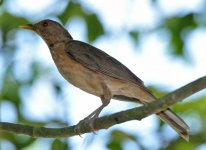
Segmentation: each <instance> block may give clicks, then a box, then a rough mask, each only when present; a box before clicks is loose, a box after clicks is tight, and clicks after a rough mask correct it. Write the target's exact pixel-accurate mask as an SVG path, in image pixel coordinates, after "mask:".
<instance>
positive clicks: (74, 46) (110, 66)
mask: <svg viewBox="0 0 206 150" xmlns="http://www.w3.org/2000/svg"><path fill="white" fill-rule="evenodd" d="M65 51H66V53H67V54H68V55H69V56H70V57H71V58H72V59H74V60H75V61H77V62H79V63H80V64H81V65H83V66H85V67H87V68H89V69H91V70H93V71H96V72H101V73H103V74H105V75H107V76H110V77H113V78H116V79H120V80H123V81H127V82H132V83H135V84H138V85H140V86H141V85H143V82H142V81H141V80H140V79H139V78H138V77H137V76H135V75H134V74H133V73H132V72H131V71H130V70H129V69H128V68H127V67H126V66H124V65H123V64H122V63H120V62H119V61H118V60H116V59H115V58H113V57H111V56H109V55H108V54H106V53H105V52H103V51H102V50H100V49H97V48H95V47H93V46H91V45H89V44H87V43H84V42H81V41H75V40H72V41H69V42H68V43H67V45H66V49H65Z"/></svg>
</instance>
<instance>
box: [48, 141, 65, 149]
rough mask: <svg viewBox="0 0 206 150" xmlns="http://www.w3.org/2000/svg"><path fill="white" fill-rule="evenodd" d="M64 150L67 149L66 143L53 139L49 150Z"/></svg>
mask: <svg viewBox="0 0 206 150" xmlns="http://www.w3.org/2000/svg"><path fill="white" fill-rule="evenodd" d="M65 149H68V145H67V143H65V142H62V141H60V140H59V139H55V140H54V141H53V142H52V146H51V150H65Z"/></svg>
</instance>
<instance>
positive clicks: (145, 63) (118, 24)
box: [2, 0, 206, 150]
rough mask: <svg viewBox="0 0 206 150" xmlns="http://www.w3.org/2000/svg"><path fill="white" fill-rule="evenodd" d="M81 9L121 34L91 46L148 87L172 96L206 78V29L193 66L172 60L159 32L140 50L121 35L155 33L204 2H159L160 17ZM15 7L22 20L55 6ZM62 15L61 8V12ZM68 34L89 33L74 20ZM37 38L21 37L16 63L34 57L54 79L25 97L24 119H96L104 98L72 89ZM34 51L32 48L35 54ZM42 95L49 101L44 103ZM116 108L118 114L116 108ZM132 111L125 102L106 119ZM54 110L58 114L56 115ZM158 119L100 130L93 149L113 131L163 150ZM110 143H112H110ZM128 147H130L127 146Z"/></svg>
mask: <svg viewBox="0 0 206 150" xmlns="http://www.w3.org/2000/svg"><path fill="white" fill-rule="evenodd" d="M10 2H13V1H10ZM82 3H84V6H85V7H88V8H89V9H91V10H93V11H95V12H97V14H98V15H99V16H100V19H101V21H102V22H103V23H104V25H105V27H106V30H108V31H112V32H114V33H118V34H117V35H114V36H108V35H105V36H102V37H101V38H99V39H98V40H97V41H95V42H94V43H92V45H94V46H96V47H98V48H100V49H102V50H103V51H105V52H106V53H108V54H110V55H111V56H113V57H115V58H116V59H118V60H119V61H120V62H122V63H123V64H125V65H126V66H127V67H128V68H129V69H130V70H131V71H132V72H133V73H135V74H136V75H137V76H138V77H139V78H141V79H142V80H143V81H144V82H145V85H147V86H148V85H158V86H160V87H164V88H165V89H167V90H168V91H172V90H174V89H176V88H178V87H180V86H183V85H185V84H187V83H189V82H191V81H193V80H195V79H197V78H199V77H201V76H204V75H205V72H206V66H205V65H204V64H205V53H206V51H205V49H206V45H205V44H204V43H205V41H206V30H205V29H198V30H195V31H194V32H193V33H192V34H191V35H190V36H189V38H188V39H187V40H188V42H187V43H188V45H187V47H188V55H189V56H190V58H191V60H192V63H190V64H188V62H186V61H183V60H181V59H174V58H172V57H171V56H169V55H167V50H166V48H167V46H168V42H167V39H164V37H160V34H159V33H158V32H153V33H151V34H149V35H147V36H146V37H143V38H142V39H141V43H140V45H139V46H138V47H136V46H135V45H134V43H133V42H132V40H131V39H130V37H128V36H127V35H126V33H125V32H124V31H122V29H125V30H128V29H135V28H139V29H141V28H142V29H144V28H149V29H150V28H151V29H152V28H153V27H155V25H156V24H157V23H158V22H159V20H160V19H161V18H160V17H164V16H170V15H173V14H176V13H182V14H184V13H187V12H188V11H191V10H192V11H198V10H199V9H201V7H202V3H203V0H190V1H187V0H182V1H178V0H167V1H164V0H159V7H160V10H161V11H157V10H154V8H153V7H152V6H151V3H150V1H149V0H145V1H141V0H136V1H127V0H118V1H117V0H109V1H108V0H105V1H103V0H102V1H96V0H85V1H83V0H82ZM117 3H118V5H117ZM15 5H16V6H17V8H18V9H16V10H13V11H16V12H17V13H19V14H21V13H25V12H28V15H29V14H31V12H40V11H42V10H44V9H46V8H47V6H48V5H52V1H50V0H44V1H41V0H36V1H32V0H15ZM9 6H10V5H9ZM28 6H29V7H28ZM61 9H63V6H62V5H61V6H60V10H61ZM60 10H58V9H57V8H56V11H57V12H58V11H60ZM160 14H162V15H160ZM41 17H43V16H40V17H39V18H38V17H36V18H34V20H38V19H39V20H40V19H42V18H41ZM67 29H68V30H69V32H70V33H71V35H72V36H73V37H74V39H76V40H81V41H86V38H85V33H86V28H85V26H84V23H83V22H82V20H80V19H78V18H77V19H75V20H73V21H72V22H70V23H69V24H68V26H67ZM21 32H24V34H26V35H27V36H26V38H28V39H27V41H28V42H27V44H24V45H23V46H22V44H21V43H22V42H23V41H25V37H24V36H23V34H21ZM32 34H34V33H30V31H20V34H19V35H18V36H19V37H20V40H19V54H18V55H17V58H16V59H17V60H20V63H22V66H24V65H23V64H24V63H23V62H24V60H28V61H29V60H30V59H32V57H33V55H35V56H36V58H37V59H38V61H40V62H42V64H44V66H45V67H49V68H52V73H53V75H49V78H48V76H45V77H43V78H42V80H40V81H39V82H38V83H36V84H35V86H34V87H33V90H32V91H31V92H30V93H28V94H27V95H26V96H25V97H24V99H25V100H24V101H25V108H24V109H25V114H28V115H29V117H34V118H38V119H39V120H41V119H42V120H43V119H45V118H46V117H48V118H49V117H52V116H53V115H58V117H61V118H65V114H67V115H66V116H67V117H68V118H66V119H65V120H71V124H76V123H77V122H78V121H79V120H81V119H83V118H84V117H86V116H87V115H88V114H89V113H91V110H95V109H96V108H97V107H98V106H100V105H101V101H100V99H99V98H97V97H95V96H92V95H90V94H87V93H85V92H83V91H81V90H79V89H78V88H75V87H73V86H71V85H70V84H68V83H67V82H66V81H65V80H64V79H63V78H62V77H61V75H60V74H59V73H58V71H57V69H56V67H55V66H54V63H53V60H52V59H51V56H50V53H49V50H48V48H47V46H46V44H45V43H44V42H43V40H42V39H40V37H38V36H36V37H35V38H38V43H35V45H33V44H34V43H32V42H34V41H35V40H34V39H32V38H31V39H30V38H29V36H31V35H32ZM35 42H36V41H35ZM31 45H33V47H32V48H31ZM21 61H22V62H21ZM26 68H27V66H25V71H26ZM19 76H21V74H19ZM51 78H59V79H60V81H61V82H62V83H63V85H64V94H63V97H64V99H65V100H64V101H62V100H60V99H61V98H59V99H56V97H55V96H54V95H51V92H52V89H51V87H50V83H49V82H50V79H51ZM42 82H43V83H44V86H42ZM42 95H43V96H44V100H43V101H42ZM28 99H29V100H28ZM71 100H72V101H71ZM48 104H49V106H50V107H45V106H48ZM5 105H7V104H5ZM66 105H69V108H70V110H66V111H65V110H62V109H61V108H62V107H65V106H66ZM117 105H118V108H117V107H116V106H117ZM83 106H86V107H83ZM128 106H129V107H134V106H135V105H133V104H130V103H126V102H119V101H112V102H111V103H110V105H109V106H108V107H107V108H106V109H105V110H104V111H103V112H102V113H101V116H102V115H105V114H111V113H114V112H118V111H121V110H124V109H128ZM8 107H12V106H9V105H8V106H7V108H8ZM80 108H81V111H80ZM37 110H38V111H37ZM54 110H57V112H56V111H54ZM5 111H6V110H5ZM3 112H4V110H3ZM13 114H14V112H10V113H8V115H10V116H11V117H9V120H7V119H8V118H2V120H3V121H11V122H12V121H15V116H14V115H13ZM156 118H157V117H156V116H154V115H153V116H151V117H148V118H146V119H143V120H142V121H141V122H137V121H130V122H127V123H124V124H120V125H116V126H115V127H112V128H111V129H108V131H106V130H101V131H99V132H98V133H97V134H98V135H97V136H95V140H94V141H95V142H93V144H91V145H90V146H89V148H90V149H96V148H97V147H98V149H99V147H102V150H103V149H104V145H105V143H104V142H102V138H103V137H107V134H108V133H109V131H111V130H114V129H123V130H124V131H126V132H128V133H134V129H135V132H136V134H137V135H138V136H139V137H140V138H141V139H142V141H143V142H144V143H147V142H148V141H150V143H151V144H153V145H154V148H155V147H158V144H159V143H158V142H157V141H154V140H153V138H154V137H155V135H151V133H152V131H155V129H156V128H157V124H156V123H155V122H157V119H156ZM167 130H169V132H170V133H171V135H172V136H173V137H175V136H177V135H176V134H175V133H174V132H173V131H172V130H171V129H170V128H167ZM83 137H86V140H85V139H84V138H80V137H78V136H76V137H72V138H70V142H72V143H73V145H75V146H79V147H75V149H77V150H78V149H82V147H84V146H85V145H86V143H87V141H89V140H90V139H92V136H83ZM45 141H47V139H45ZM105 142H107V140H105ZM95 143H97V144H95ZM40 145H41V146H45V148H44V149H48V147H46V145H44V142H42V144H40ZM100 145H102V146H100ZM38 146H39V143H36V145H35V146H34V147H33V148H34V149H35V148H36V147H38ZM124 146H125V147H126V146H128V145H124ZM129 146H135V145H134V143H129Z"/></svg>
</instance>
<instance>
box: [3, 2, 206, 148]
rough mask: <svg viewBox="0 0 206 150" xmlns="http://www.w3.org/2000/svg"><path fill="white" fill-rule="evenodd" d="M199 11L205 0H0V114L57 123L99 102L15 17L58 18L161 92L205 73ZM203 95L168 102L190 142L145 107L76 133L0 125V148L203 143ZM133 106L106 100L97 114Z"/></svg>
mask: <svg viewBox="0 0 206 150" xmlns="http://www.w3.org/2000/svg"><path fill="white" fill-rule="evenodd" d="M205 14H206V1H205V0H190V1H187V0H181V1H178V0H167V1H165V0H144V1H141V0H104V1H103V0H100V1H95V0H70V1H68V0H44V1H42V0H35V1H32V0H0V121H4V122H12V123H21V124H26V125H32V126H45V127H64V126H69V125H74V124H76V123H78V121H79V120H81V119H83V118H84V117H86V116H87V115H88V114H89V113H91V112H92V111H93V110H94V109H95V108H97V107H98V106H99V105H101V101H100V99H99V98H97V97H95V96H92V95H89V94H87V93H85V92H83V91H81V90H79V89H78V88H76V87H73V86H72V85H70V84H69V83H68V82H67V81H66V80H64V79H63V78H62V76H61V75H60V74H59V73H58V71H57V69H56V66H55V65H54V63H53V60H52V58H51V56H50V53H49V50H48V48H47V45H46V44H45V43H44V41H43V40H42V39H41V38H40V37H39V36H38V35H36V34H35V33H33V32H31V31H28V30H24V29H20V28H18V26H19V25H22V24H26V23H36V22H38V21H40V20H43V19H46V18H49V19H53V20H56V21H58V22H61V23H62V24H63V25H64V26H65V28H67V29H68V31H69V32H70V34H71V35H72V36H73V38H74V39H76V40H81V41H84V42H88V43H90V44H92V45H94V46H96V47H98V48H100V49H102V50H104V51H105V52H106V53H108V54H110V55H111V56H113V57H115V58H116V59H118V60H119V61H121V62H122V63H123V64H125V65H126V66H127V67H128V68H129V69H130V70H131V71H132V72H134V73H135V74H136V75H137V76H138V77H139V78H141V79H142V80H143V81H144V82H145V85H146V86H148V88H150V89H151V90H152V92H153V93H154V94H155V95H156V96H157V97H161V96H163V95H165V94H166V93H168V92H171V91H173V90H175V89H177V88H179V87H181V86H183V85H185V84H187V83H189V82H191V81H193V80H195V79H197V78H199V77H202V76H204V75H205V74H206V65H205V58H206V44H205V41H206V15H205ZM205 95H206V92H204V91H203V92H199V93H198V94H195V95H193V96H191V97H189V98H187V100H185V101H184V102H183V103H181V104H176V105H174V106H173V107H172V109H173V110H174V111H175V112H177V113H178V114H179V115H180V116H181V117H182V118H184V120H185V121H186V122H187V123H188V125H189V126H190V142H185V141H184V140H183V139H181V138H180V137H179V136H178V135H177V134H176V133H175V132H174V131H173V130H172V129H171V128H170V127H169V126H168V125H165V124H163V123H162V122H161V121H160V120H159V118H158V117H156V116H155V115H152V116H150V117H147V118H145V119H143V120H142V121H129V122H126V123H123V124H119V125H115V126H113V127H111V128H109V129H107V130H100V131H98V132H97V135H94V134H92V133H90V134H85V135H82V136H83V138H81V137H79V136H74V137H71V138H61V139H49V138H39V139H35V138H31V137H28V136H24V135H16V134H11V133H6V132H0V149H1V150H19V149H21V150H39V149H43V150H49V149H52V150H64V149H72V150H82V149H91V150H96V149H98V150H105V149H111V150H121V149H131V150H133V149H134V150H159V149H161V150H163V149H167V150H183V149H187V150H194V149H195V150H204V149H206V128H205V126H206V115H205V114H206V109H205V105H206V97H205ZM117 106H118V107H117ZM137 106H138V105H137V104H134V103H128V102H119V101H115V100H113V101H112V102H111V103H110V105H109V106H108V107H106V108H105V110H104V111H103V112H102V113H101V116H103V115H108V114H112V113H114V112H118V111H122V110H126V109H129V108H132V107H137Z"/></svg>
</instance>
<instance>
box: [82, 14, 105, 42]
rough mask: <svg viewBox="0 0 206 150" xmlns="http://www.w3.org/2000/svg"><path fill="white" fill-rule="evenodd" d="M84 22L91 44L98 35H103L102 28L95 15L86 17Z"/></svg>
mask: <svg viewBox="0 0 206 150" xmlns="http://www.w3.org/2000/svg"><path fill="white" fill-rule="evenodd" d="M85 21H86V24H87V37H88V41H89V42H93V41H94V40H95V39H97V38H98V37H99V36H100V35H102V34H104V28H103V26H102V23H101V22H100V21H99V19H98V17H97V15H95V14H91V15H87V16H86V18H85Z"/></svg>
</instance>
